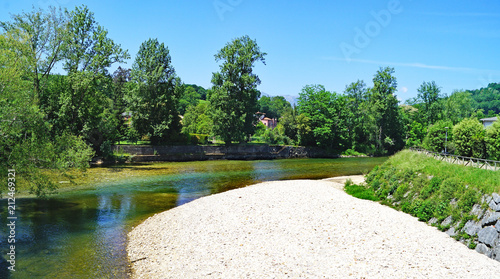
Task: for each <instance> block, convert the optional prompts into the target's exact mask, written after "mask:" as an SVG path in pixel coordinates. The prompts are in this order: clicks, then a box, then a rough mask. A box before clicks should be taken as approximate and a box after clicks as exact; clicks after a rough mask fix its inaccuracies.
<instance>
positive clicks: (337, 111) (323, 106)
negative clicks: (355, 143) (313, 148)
mask: <svg viewBox="0 0 500 279" xmlns="http://www.w3.org/2000/svg"><path fill="white" fill-rule="evenodd" d="M346 102H347V97H346V96H341V95H338V94H337V93H335V92H333V93H332V92H329V91H327V90H326V89H325V87H324V86H322V85H307V86H305V87H304V88H303V89H302V92H300V94H299V100H298V104H299V113H300V114H303V115H305V116H306V117H307V118H309V119H310V124H309V125H310V128H311V131H312V133H311V134H310V137H309V138H303V144H307V145H317V146H319V147H323V148H328V149H333V150H336V151H344V150H346V149H348V148H350V147H351V146H350V142H349V140H348V138H347V125H346V120H347V115H346V113H347V109H346Z"/></svg>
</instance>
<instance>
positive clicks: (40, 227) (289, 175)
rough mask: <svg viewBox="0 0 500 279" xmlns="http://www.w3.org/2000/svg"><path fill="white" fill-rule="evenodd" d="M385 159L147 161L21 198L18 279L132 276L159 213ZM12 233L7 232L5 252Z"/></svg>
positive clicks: (0, 203) (360, 169) (0, 205)
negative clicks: (138, 233) (141, 235)
mask: <svg viewBox="0 0 500 279" xmlns="http://www.w3.org/2000/svg"><path fill="white" fill-rule="evenodd" d="M384 160H385V158H382V159H381V158H366V159H361V160H360V159H335V160H331V159H330V160H322V159H311V160H300V159H299V160H275V161H204V162H188V163H158V164H143V165H136V166H133V167H132V168H128V167H127V168H122V171H123V172H122V171H120V175H123V179H118V180H115V181H111V182H110V181H106V180H105V179H101V180H102V182H100V183H96V184H95V185H94V186H93V187H92V188H91V189H86V190H74V191H70V192H65V193H61V194H59V195H57V196H55V197H53V198H50V199H48V200H39V199H33V198H24V199H16V216H18V219H17V222H16V272H12V273H10V278H127V277H128V273H129V267H128V264H129V262H128V258H127V252H126V245H127V233H128V232H129V231H130V230H131V228H132V227H133V226H136V225H138V224H139V223H141V222H142V221H143V220H144V219H146V218H147V217H149V216H151V215H153V214H155V213H158V212H162V211H165V210H168V209H171V208H173V207H175V206H179V205H182V204H185V203H187V202H190V201H192V200H195V199H197V198H200V197H203V196H206V195H210V194H215V193H220V192H224V191H228V190H231V189H236V188H241V187H244V186H246V185H250V184H255V183H257V182H261V181H269V180H284V179H304V178H309V179H320V178H326V177H332V176H339V175H350V174H362V173H367V172H368V171H369V170H370V169H371V168H373V167H374V166H375V165H378V164H380V163H382V162H383V161H384ZM102 170H103V169H101V170H100V171H102ZM125 172H127V176H126V175H125ZM113 173H116V167H110V168H109V174H110V175H113ZM99 175H102V173H99ZM102 177H104V178H105V176H102ZM6 210H7V201H6V200H0V213H1V216H6ZM6 233H8V232H6V230H5V229H2V230H0V252H1V253H2V255H4V256H5V255H6V253H7V251H6V249H7V243H6V239H7V235H6ZM1 264H5V263H0V265H1ZM4 271H5V269H2V270H0V278H9V277H6V276H9V273H6V274H2V273H1V272H4Z"/></svg>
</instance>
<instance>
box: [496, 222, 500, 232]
mask: <svg viewBox="0 0 500 279" xmlns="http://www.w3.org/2000/svg"><path fill="white" fill-rule="evenodd" d="M495 229H497V231H498V232H500V220H498V221H497V224H496V225H495Z"/></svg>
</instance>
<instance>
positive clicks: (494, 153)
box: [485, 120, 500, 161]
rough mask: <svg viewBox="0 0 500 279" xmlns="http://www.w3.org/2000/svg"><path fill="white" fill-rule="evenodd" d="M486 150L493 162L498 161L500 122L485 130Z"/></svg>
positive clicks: (499, 156)
mask: <svg viewBox="0 0 500 279" xmlns="http://www.w3.org/2000/svg"><path fill="white" fill-rule="evenodd" d="M485 141H486V148H487V152H488V156H489V157H490V159H493V160H497V161H499V160H500V120H498V121H495V122H493V125H491V126H489V127H488V128H486V135H485Z"/></svg>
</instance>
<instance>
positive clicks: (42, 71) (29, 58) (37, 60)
mask: <svg viewBox="0 0 500 279" xmlns="http://www.w3.org/2000/svg"><path fill="white" fill-rule="evenodd" d="M68 20H69V17H68V15H67V14H65V13H63V12H62V10H61V9H56V8H54V7H50V9H49V11H44V10H42V9H33V10H32V11H31V12H23V13H21V14H17V15H13V16H12V21H11V22H0V26H1V27H2V28H3V29H4V31H5V32H9V33H10V34H14V33H22V34H24V39H25V40H24V41H20V42H22V43H23V44H24V45H25V46H26V47H23V48H18V49H17V51H18V55H19V56H22V57H23V59H26V60H25V61H26V65H25V66H26V67H29V71H28V72H27V73H26V74H27V75H26V77H27V78H28V79H29V80H30V81H31V82H32V84H33V89H34V93H35V95H36V96H37V97H38V95H39V94H40V90H41V86H42V85H41V82H42V81H43V80H45V79H46V78H48V77H49V75H50V73H51V71H52V69H53V68H54V66H55V65H56V63H57V62H59V61H60V60H61V59H62V58H63V55H62V53H63V49H64V47H65V44H64V42H65V40H66V39H67V38H68V29H67V24H68Z"/></svg>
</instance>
